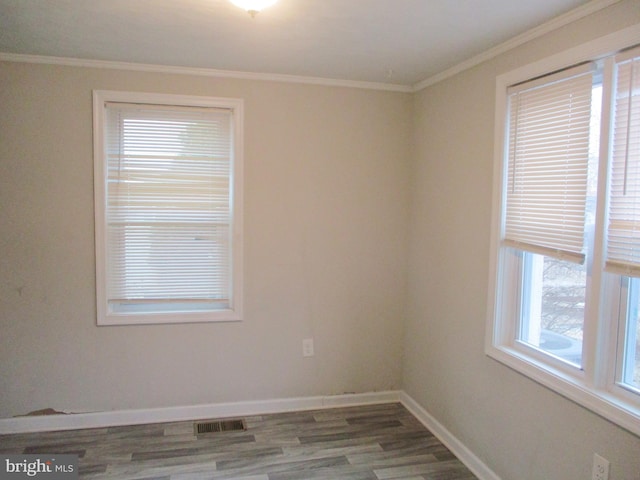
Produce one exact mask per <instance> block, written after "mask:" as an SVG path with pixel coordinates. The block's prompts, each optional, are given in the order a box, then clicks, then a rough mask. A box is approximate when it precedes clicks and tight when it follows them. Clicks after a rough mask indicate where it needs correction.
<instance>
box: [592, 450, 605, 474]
mask: <svg viewBox="0 0 640 480" xmlns="http://www.w3.org/2000/svg"><path fill="white" fill-rule="evenodd" d="M591 480H609V460H607V459H606V458H603V457H601V456H600V455H598V454H597V453H594V454H593V470H592V471H591Z"/></svg>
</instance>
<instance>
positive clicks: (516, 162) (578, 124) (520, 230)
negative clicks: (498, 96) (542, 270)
mask: <svg viewBox="0 0 640 480" xmlns="http://www.w3.org/2000/svg"><path fill="white" fill-rule="evenodd" d="M592 82H593V74H592V68H591V66H590V65H582V66H579V67H575V68H572V69H569V70H566V71H563V72H559V73H556V74H553V75H550V76H547V77H544V78H540V79H537V80H534V81H531V82H526V83H524V84H520V85H517V86H515V87H511V88H510V89H509V92H508V93H509V127H508V158H507V161H508V171H507V178H506V182H507V183H506V185H505V192H506V213H505V219H504V232H503V243H504V244H505V245H508V246H512V247H515V248H518V249H522V250H527V251H531V252H534V253H541V254H544V255H549V256H553V257H556V258H561V259H565V260H569V261H573V262H578V263H582V262H583V261H584V237H585V234H584V229H585V226H584V224H585V207H586V197H587V174H588V163H589V162H588V159H589V125H590V117H591V91H592Z"/></svg>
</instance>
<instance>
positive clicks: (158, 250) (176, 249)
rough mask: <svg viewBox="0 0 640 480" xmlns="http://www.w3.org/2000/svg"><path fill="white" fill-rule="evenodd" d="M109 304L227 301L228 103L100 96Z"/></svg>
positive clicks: (173, 306)
mask: <svg viewBox="0 0 640 480" xmlns="http://www.w3.org/2000/svg"><path fill="white" fill-rule="evenodd" d="M105 109H106V112H105V113H106V131H107V135H106V158H107V170H108V171H107V194H106V226H107V232H106V236H107V248H106V255H107V301H108V302H109V305H110V307H111V309H112V310H114V311H118V309H125V310H126V309H128V310H127V311H133V312H135V311H136V308H137V309H139V310H140V311H144V312H146V311H147V307H146V306H145V305H147V306H148V305H151V304H152V305H154V306H155V308H154V310H155V311H163V310H169V311H171V310H182V309H184V310H187V311H189V310H193V309H199V308H205V309H207V308H212V307H213V308H218V307H220V308H224V307H226V306H227V305H228V304H229V298H230V294H231V292H230V275H231V273H230V272H231V239H230V234H231V225H230V223H231V208H232V205H231V201H230V193H231V191H230V190H231V188H230V185H231V183H230V177H231V154H232V149H231V144H232V143H231V135H232V118H231V115H232V113H231V111H229V110H224V109H214V108H199V107H172V106H153V105H135V104H125V103H111V102H108V103H106V104H105Z"/></svg>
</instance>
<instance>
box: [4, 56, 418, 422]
mask: <svg viewBox="0 0 640 480" xmlns="http://www.w3.org/2000/svg"><path fill="white" fill-rule="evenodd" d="M0 86H1V88H0V205H1V207H0V251H1V252H2V254H1V255H0V272H1V274H0V365H2V368H1V369H0V417H10V416H14V415H20V414H25V413H27V412H30V411H33V410H36V409H42V408H46V407H51V408H55V409H58V410H66V411H75V412H83V411H107V410H114V409H131V408H152V407H167V406H184V405H195V404H203V403H205V404H206V403H216V402H230V401H242V400H263V399H270V398H282V397H298V396H313V395H331V394H342V393H345V392H369V391H375V390H378V391H380V390H393V389H398V388H400V381H401V352H402V341H403V327H402V324H403V319H404V316H405V315H404V305H405V303H406V302H405V293H406V284H405V279H406V259H405V256H406V244H407V238H406V227H407V223H408V220H407V215H408V199H409V195H408V166H409V152H410V148H409V146H410V140H409V139H410V136H411V118H410V116H409V115H408V114H407V112H408V111H410V108H411V101H412V99H411V96H410V95H409V94H402V93H390V92H378V91H365V90H356V89H349V88H331V87H322V86H310V85H294V84H281V83H269V82H257V81H255V82H254V81H241V80H224V79H213V78H205V77H190V76H181V75H164V74H157V73H140V72H131V71H115V70H105V69H89V68H72V67H62V66H45V65H32V64H24V63H10V62H4V63H0ZM92 89H105V90H125V91H129V90H131V91H147V92H166V93H180V94H193V95H210V96H223V97H240V98H244V99H245V172H246V175H245V185H244V191H245V224H244V233H245V243H244V246H245V272H244V280H245V290H244V294H245V299H246V300H245V319H244V321H243V322H241V323H220V324H192V325H160V326H139V327H136V326H127V327H99V328H98V327H96V325H95V323H96V306H95V294H94V288H95V287H94V285H95V278H94V277H95V273H94V272H95V266H94V233H93V232H94V220H93V157H92V128H91V125H92V111H91V101H92V99H91V92H92ZM309 337H313V338H315V350H316V355H315V357H312V358H303V357H302V339H303V338H309Z"/></svg>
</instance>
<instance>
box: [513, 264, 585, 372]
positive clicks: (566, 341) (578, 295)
mask: <svg viewBox="0 0 640 480" xmlns="http://www.w3.org/2000/svg"><path fill="white" fill-rule="evenodd" d="M523 267H524V268H523V282H522V301H521V315H520V317H521V319H520V320H521V321H520V337H519V340H521V341H523V342H525V343H527V344H529V345H530V346H533V347H535V348H537V349H539V350H542V351H544V352H545V353H548V354H551V355H554V356H556V357H558V358H561V359H563V360H565V361H567V362H570V363H572V364H574V365H577V366H581V364H582V333H583V327H584V309H585V293H586V267H585V266H584V265H579V264H576V263H572V262H566V261H563V260H558V259H555V258H552V257H547V256H544V255H538V254H534V253H528V252H525V253H524V261H523Z"/></svg>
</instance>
